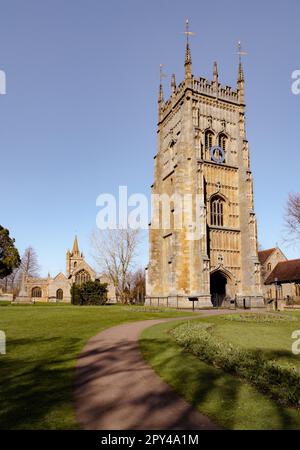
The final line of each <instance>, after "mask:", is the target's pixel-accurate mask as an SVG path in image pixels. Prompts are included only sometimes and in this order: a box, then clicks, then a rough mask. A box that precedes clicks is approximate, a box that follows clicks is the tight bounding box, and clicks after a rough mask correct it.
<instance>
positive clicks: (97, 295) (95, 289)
mask: <svg viewBox="0 0 300 450" xmlns="http://www.w3.org/2000/svg"><path fill="white" fill-rule="evenodd" d="M71 296H72V303H73V305H103V304H104V303H106V302H107V284H106V283H100V281H99V280H95V281H87V282H86V283H83V284H82V285H77V284H73V285H72V287H71Z"/></svg>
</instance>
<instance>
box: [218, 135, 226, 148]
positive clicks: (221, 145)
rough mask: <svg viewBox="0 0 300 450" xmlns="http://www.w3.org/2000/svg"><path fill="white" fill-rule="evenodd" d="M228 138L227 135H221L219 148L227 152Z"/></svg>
mask: <svg viewBox="0 0 300 450" xmlns="http://www.w3.org/2000/svg"><path fill="white" fill-rule="evenodd" d="M226 143H227V137H226V135H225V134H223V133H221V134H220V135H219V147H221V148H222V149H223V150H224V151H225V150H226Z"/></svg>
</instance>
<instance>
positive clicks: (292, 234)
mask: <svg viewBox="0 0 300 450" xmlns="http://www.w3.org/2000/svg"><path fill="white" fill-rule="evenodd" d="M285 229H286V236H285V241H287V242H290V243H298V244H299V243H300V194H289V197H288V202H287V205H286V212H285Z"/></svg>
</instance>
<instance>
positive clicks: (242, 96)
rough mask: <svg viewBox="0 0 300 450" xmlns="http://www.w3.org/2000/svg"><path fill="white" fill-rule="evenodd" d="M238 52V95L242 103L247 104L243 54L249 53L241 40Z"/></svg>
mask: <svg viewBox="0 0 300 450" xmlns="http://www.w3.org/2000/svg"><path fill="white" fill-rule="evenodd" d="M237 54H238V55H239V72H238V82H237V86H238V96H239V101H240V103H241V104H243V105H244V104H245V80H244V71H243V64H242V56H244V55H247V53H246V52H244V51H243V50H242V44H241V41H239V42H238V51H237Z"/></svg>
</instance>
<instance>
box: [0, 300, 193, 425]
mask: <svg viewBox="0 0 300 450" xmlns="http://www.w3.org/2000/svg"><path fill="white" fill-rule="evenodd" d="M146 311H147V312H146ZM185 314H190V313H182V312H179V311H178V312H177V311H170V310H169V311H162V312H155V311H151V310H147V309H146V308H145V309H144V308H143V309H141V308H139V307H134V308H131V307H126V306H117V305H111V306H108V305H106V306H96V307H93V306H88V307H84V306H71V305H34V306H32V305H28V306H27V305H26V306H25V305H22V306H4V305H3V307H2V308H1V310H0V330H2V331H4V332H5V333H6V337H7V354H6V355H0V373H1V377H0V399H1V402H0V428H1V429H73V428H76V423H75V419H74V410H73V404H72V383H73V376H74V367H75V361H76V357H77V355H78V353H79V352H80V350H81V349H82V347H83V346H84V344H85V343H86V341H87V340H88V339H89V338H90V337H91V336H93V335H95V334H97V333H98V332H99V331H101V330H103V329H105V328H108V327H112V326H114V325H118V324H120V323H124V322H132V321H137V320H144V319H157V318H163V317H176V316H184V315H185Z"/></svg>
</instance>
